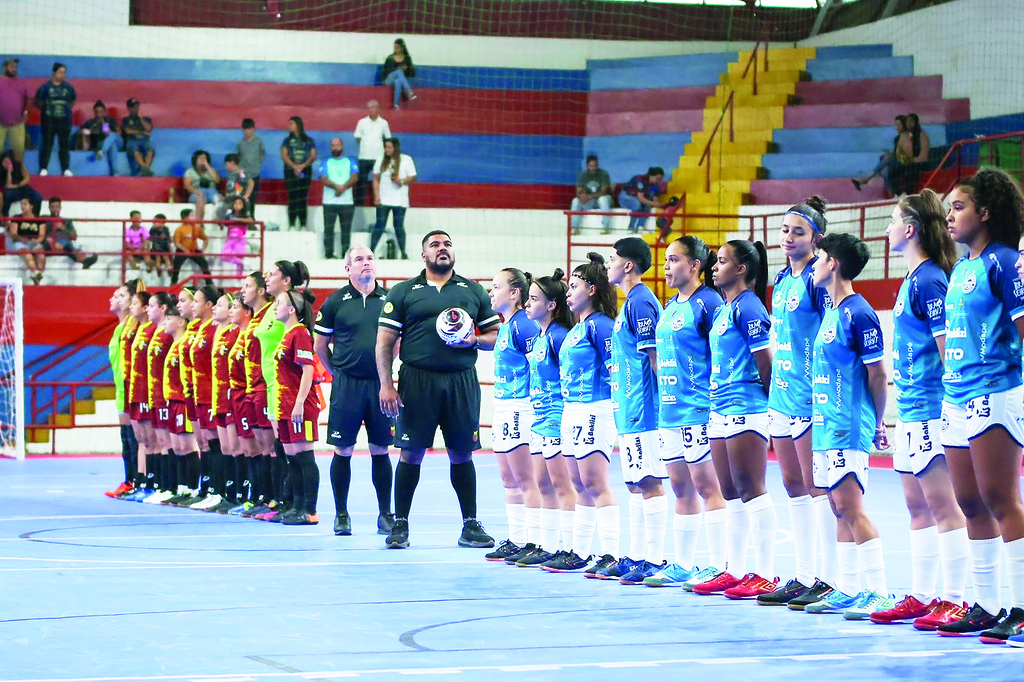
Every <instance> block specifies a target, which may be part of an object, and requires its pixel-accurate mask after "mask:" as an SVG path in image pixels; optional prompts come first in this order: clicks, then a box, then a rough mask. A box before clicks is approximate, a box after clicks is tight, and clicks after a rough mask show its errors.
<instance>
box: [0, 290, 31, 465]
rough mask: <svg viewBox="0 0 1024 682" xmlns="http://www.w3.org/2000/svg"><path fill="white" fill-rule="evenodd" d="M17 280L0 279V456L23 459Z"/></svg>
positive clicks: (21, 328) (21, 350)
mask: <svg viewBox="0 0 1024 682" xmlns="http://www.w3.org/2000/svg"><path fill="white" fill-rule="evenodd" d="M23 296H24V289H23V286H22V282H21V280H20V279H16V278H0V457H14V458H16V459H24V458H25V317H24V302H23Z"/></svg>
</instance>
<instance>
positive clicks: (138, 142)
mask: <svg viewBox="0 0 1024 682" xmlns="http://www.w3.org/2000/svg"><path fill="white" fill-rule="evenodd" d="M125 106H127V107H128V115H127V116H125V117H124V118H123V119H121V132H122V134H123V135H124V150H125V154H126V155H127V156H128V166H129V167H130V168H131V171H132V175H136V176H137V175H142V176H145V177H152V176H153V170H152V168H151V166H152V165H153V157H154V156H155V155H156V151H155V150H154V149H153V143H152V141H151V140H150V135H151V133H152V132H153V119H151V118H150V117H149V116H142V115H141V114H140V113H139V110H140V109H141V104H139V100H137V99H135V98H134V97H132V98H131V99H130V100H128V101H127V102H126V103H125Z"/></svg>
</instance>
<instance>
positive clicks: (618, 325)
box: [613, 319, 622, 334]
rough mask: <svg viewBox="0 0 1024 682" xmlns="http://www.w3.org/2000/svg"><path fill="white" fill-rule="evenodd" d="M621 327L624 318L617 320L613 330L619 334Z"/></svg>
mask: <svg viewBox="0 0 1024 682" xmlns="http://www.w3.org/2000/svg"><path fill="white" fill-rule="evenodd" d="M620 329H622V320H621V319H618V320H615V327H614V329H613V331H614V332H615V333H616V334H618V333H619V330H620Z"/></svg>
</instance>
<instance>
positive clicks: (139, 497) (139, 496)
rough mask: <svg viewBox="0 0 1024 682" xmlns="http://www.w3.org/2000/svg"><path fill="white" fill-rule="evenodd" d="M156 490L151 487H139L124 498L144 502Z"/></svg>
mask: <svg viewBox="0 0 1024 682" xmlns="http://www.w3.org/2000/svg"><path fill="white" fill-rule="evenodd" d="M155 494H156V490H155V489H151V488H139V489H138V490H137V491H135V492H134V493H132V494H131V495H129V496H128V497H126V498H124V499H126V500H128V501H129V502H145V501H146V498H147V497H149V496H150V495H155Z"/></svg>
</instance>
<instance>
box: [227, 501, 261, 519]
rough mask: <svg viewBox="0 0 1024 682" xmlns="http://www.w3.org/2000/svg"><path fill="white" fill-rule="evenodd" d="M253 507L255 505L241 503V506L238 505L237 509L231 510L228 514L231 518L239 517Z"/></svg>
mask: <svg viewBox="0 0 1024 682" xmlns="http://www.w3.org/2000/svg"><path fill="white" fill-rule="evenodd" d="M254 506H255V505H254V504H253V503H252V502H243V503H242V504H240V505H238V506H237V507H234V508H232V509H231V510H229V511H228V514H231V515H232V516H241V515H242V514H244V513H245V512H247V511H249V510H250V509H252V508H253V507H254Z"/></svg>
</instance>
